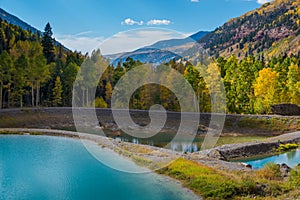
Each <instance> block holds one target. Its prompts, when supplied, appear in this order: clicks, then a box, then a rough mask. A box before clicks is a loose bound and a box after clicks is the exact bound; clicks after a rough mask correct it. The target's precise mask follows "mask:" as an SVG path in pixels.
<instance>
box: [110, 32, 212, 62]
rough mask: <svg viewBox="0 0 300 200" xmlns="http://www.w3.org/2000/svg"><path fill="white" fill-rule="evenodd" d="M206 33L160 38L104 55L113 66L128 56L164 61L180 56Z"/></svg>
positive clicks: (148, 60) (140, 59)
mask: <svg viewBox="0 0 300 200" xmlns="http://www.w3.org/2000/svg"><path fill="white" fill-rule="evenodd" d="M208 33H209V32H208V31H199V32H197V33H195V34H193V35H191V36H189V37H186V38H183V39H170V40H162V41H158V42H156V43H154V44H152V45H150V46H146V47H143V48H140V49H137V50H135V51H132V52H124V53H118V54H112V55H106V57H107V58H109V59H110V60H111V64H113V65H114V66H116V65H117V64H118V62H120V63H123V62H125V60H126V59H127V58H128V57H131V58H132V59H134V60H139V61H141V62H145V63H150V62H151V63H154V64H160V63H165V62H168V61H170V60H172V59H180V58H182V57H183V55H184V52H186V51H187V50H188V49H190V48H191V47H193V46H194V45H195V44H196V43H197V41H198V40H200V39H201V38H202V37H204V36H205V35H207V34H208Z"/></svg>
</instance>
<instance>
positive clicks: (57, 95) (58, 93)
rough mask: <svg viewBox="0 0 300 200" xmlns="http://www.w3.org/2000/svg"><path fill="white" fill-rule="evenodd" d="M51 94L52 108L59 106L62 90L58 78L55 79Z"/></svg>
mask: <svg viewBox="0 0 300 200" xmlns="http://www.w3.org/2000/svg"><path fill="white" fill-rule="evenodd" d="M52 92H53V101H52V103H53V106H61V104H62V93H63V90H62V84H61V81H60V77H59V76H58V77H56V80H55V86H54V88H53V90H52Z"/></svg>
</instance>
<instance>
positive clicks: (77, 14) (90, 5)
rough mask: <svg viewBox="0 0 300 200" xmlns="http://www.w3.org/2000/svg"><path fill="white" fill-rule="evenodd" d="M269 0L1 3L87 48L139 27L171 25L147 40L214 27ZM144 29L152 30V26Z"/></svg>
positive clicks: (66, 41) (66, 40) (3, 0)
mask: <svg viewBox="0 0 300 200" xmlns="http://www.w3.org/2000/svg"><path fill="white" fill-rule="evenodd" d="M266 1H268V0H72V1H70V0H51V1H41V0H26V1H24V0H1V1H0V7H1V8H3V9H5V10H6V11H8V12H9V13H12V14H14V15H16V16H18V17H19V18H21V19H22V20H24V21H26V22H27V23H29V24H31V25H32V26H34V27H36V28H38V29H40V30H43V28H44V26H45V24H46V23H47V22H48V21H49V22H50V24H51V26H52V28H53V32H54V36H55V38H56V39H58V40H59V41H61V42H62V43H64V44H65V45H66V46H68V47H69V48H71V49H77V50H82V51H88V50H89V49H91V48H94V47H95V46H96V44H99V43H101V42H102V41H103V40H104V39H106V38H109V37H111V36H113V35H115V34H117V33H120V32H123V31H127V30H132V29H136V28H149V27H156V28H164V29H168V30H164V29H162V30H160V31H159V32H161V33H162V36H161V37H160V36H159V35H157V34H154V35H155V37H152V39H153V41H152V40H151V41H150V40H149V41H147V42H148V43H152V42H154V41H155V40H160V39H168V38H170V37H174V35H173V34H165V33H164V31H165V32H168V31H169V30H174V31H179V32H181V33H183V34H182V36H181V37H183V36H186V35H189V34H191V33H194V32H198V31H200V30H213V29H215V28H216V27H218V26H221V25H222V24H223V23H224V22H226V21H227V20H228V19H230V18H233V17H237V16H240V15H241V14H243V13H245V12H247V11H250V10H253V9H255V8H258V7H260V6H261V4H262V3H265V2H266ZM146 32H147V31H146ZM145 34H150V35H153V34H152V33H151V31H150V32H149V31H148V32H147V33H145ZM123 36H124V35H123ZM178 37H180V36H178ZM140 45H142V44H140ZM145 45H147V44H145ZM129 48H133V47H129ZM125 50H130V49H125ZM107 53H113V51H111V52H110V51H108V52H107Z"/></svg>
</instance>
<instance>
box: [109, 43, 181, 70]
mask: <svg viewBox="0 0 300 200" xmlns="http://www.w3.org/2000/svg"><path fill="white" fill-rule="evenodd" d="M106 57H107V58H109V59H110V60H111V64H112V65H114V66H117V64H118V63H119V62H120V63H123V62H125V61H126V59H127V58H128V57H130V58H132V59H133V60H139V61H141V62H143V63H150V62H152V63H153V64H155V65H158V64H161V63H165V62H168V61H170V60H172V59H179V58H180V56H178V55H177V54H175V53H173V52H171V51H168V50H163V49H156V48H149V47H145V48H140V49H137V50H135V51H133V52H128V53H121V54H115V55H108V56H106Z"/></svg>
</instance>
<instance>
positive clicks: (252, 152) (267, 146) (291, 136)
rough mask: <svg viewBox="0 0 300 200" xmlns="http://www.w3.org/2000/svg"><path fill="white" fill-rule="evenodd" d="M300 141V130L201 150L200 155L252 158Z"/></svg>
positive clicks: (226, 158) (223, 158) (220, 157)
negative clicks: (256, 140)
mask: <svg viewBox="0 0 300 200" xmlns="http://www.w3.org/2000/svg"><path fill="white" fill-rule="evenodd" d="M288 143H292V144H294V143H300V132H294V133H287V134H284V135H280V136H277V137H272V138H268V139H265V140H263V141H260V142H247V143H240V144H229V145H223V146H220V147H215V148H212V149H208V150H204V151H201V152H199V153H198V154H199V155H202V156H207V157H210V158H214V159H219V160H225V161H229V160H233V159H241V158H251V157H257V156H263V155H270V154H274V153H277V152H276V149H277V148H278V147H279V146H280V145H281V144H288Z"/></svg>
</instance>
